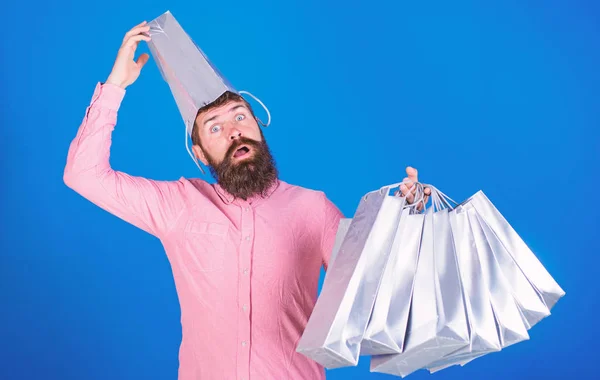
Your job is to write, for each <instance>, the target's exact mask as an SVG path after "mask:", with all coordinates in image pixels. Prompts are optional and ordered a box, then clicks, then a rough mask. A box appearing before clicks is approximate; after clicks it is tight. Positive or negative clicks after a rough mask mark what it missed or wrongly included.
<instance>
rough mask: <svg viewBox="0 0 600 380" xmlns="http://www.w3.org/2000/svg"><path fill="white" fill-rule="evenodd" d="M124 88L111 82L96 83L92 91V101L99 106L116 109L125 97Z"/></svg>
mask: <svg viewBox="0 0 600 380" xmlns="http://www.w3.org/2000/svg"><path fill="white" fill-rule="evenodd" d="M125 92H126V91H125V89H124V88H122V87H119V86H117V85H114V84H111V83H98V84H97V85H96V89H95V91H94V96H93V99H92V103H95V104H96V105H97V106H99V107H101V108H107V109H110V110H113V111H118V110H119V107H121V102H122V101H123V98H124V97H125Z"/></svg>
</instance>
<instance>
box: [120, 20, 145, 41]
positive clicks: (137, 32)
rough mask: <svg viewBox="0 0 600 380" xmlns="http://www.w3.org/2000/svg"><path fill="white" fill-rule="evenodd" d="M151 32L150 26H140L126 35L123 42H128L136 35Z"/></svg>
mask: <svg viewBox="0 0 600 380" xmlns="http://www.w3.org/2000/svg"><path fill="white" fill-rule="evenodd" d="M149 30H150V25H146V24H144V25H138V26H136V27H134V28H133V29H131V30H130V31H129V32H127V33H125V37H123V41H126V40H127V39H128V38H129V37H131V36H135V35H136V34H140V33H144V32H148V31H149Z"/></svg>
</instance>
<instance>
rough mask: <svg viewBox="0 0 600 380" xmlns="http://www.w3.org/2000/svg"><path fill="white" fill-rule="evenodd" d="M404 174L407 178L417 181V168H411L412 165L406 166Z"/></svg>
mask: <svg viewBox="0 0 600 380" xmlns="http://www.w3.org/2000/svg"><path fill="white" fill-rule="evenodd" d="M406 175H407V176H408V178H409V179H410V180H411V181H413V182H419V172H418V170H417V169H415V168H413V167H412V166H407V167H406Z"/></svg>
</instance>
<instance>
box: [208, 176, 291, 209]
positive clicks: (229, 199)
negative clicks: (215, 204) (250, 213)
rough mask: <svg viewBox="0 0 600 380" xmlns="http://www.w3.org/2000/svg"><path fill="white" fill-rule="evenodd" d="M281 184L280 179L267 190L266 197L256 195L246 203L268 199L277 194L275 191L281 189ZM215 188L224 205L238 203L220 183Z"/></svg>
mask: <svg viewBox="0 0 600 380" xmlns="http://www.w3.org/2000/svg"><path fill="white" fill-rule="evenodd" d="M279 184H280V181H279V179H277V180H275V182H274V183H273V184H272V185H271V187H269V188H268V189H267V193H266V195H265V196H262V195H255V196H253V197H250V198H248V199H247V200H246V202H247V203H254V202H255V201H257V200H259V199H268V198H269V197H271V195H272V194H273V193H274V192H275V190H277V188H278V187H279ZM213 187H214V189H215V191H216V192H217V194H218V195H219V197H220V198H221V200H222V201H223V203H225V204H227V205H228V204H231V203H233V202H234V201H236V198H235V197H234V196H233V195H231V194H230V193H229V192H227V191H226V190H225V189H223V188H222V187H221V185H219V184H218V183H215V184H213ZM238 201H239V202H244V200H242V199H238Z"/></svg>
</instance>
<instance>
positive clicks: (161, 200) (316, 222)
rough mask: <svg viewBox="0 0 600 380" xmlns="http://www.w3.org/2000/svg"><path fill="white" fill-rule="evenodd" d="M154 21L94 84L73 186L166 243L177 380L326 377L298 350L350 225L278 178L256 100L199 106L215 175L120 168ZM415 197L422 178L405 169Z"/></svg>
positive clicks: (202, 141) (203, 146)
mask: <svg viewBox="0 0 600 380" xmlns="http://www.w3.org/2000/svg"><path fill="white" fill-rule="evenodd" d="M148 31H149V27H148V25H147V23H146V22H143V23H142V24H140V25H138V26H136V27H134V28H133V29H131V30H130V31H129V32H128V33H127V34H126V35H125V38H124V40H123V44H122V46H121V48H120V49H119V53H118V55H117V58H116V61H115V64H114V66H113V69H112V72H111V74H110V75H109V77H108V79H107V81H106V82H105V83H99V84H98V85H97V86H96V90H95V92H94V95H93V98H92V101H91V104H90V106H89V107H88V108H87V112H86V114H85V117H84V120H83V122H82V124H81V126H80V127H79V130H78V132H77V135H76V137H75V138H74V139H73V141H72V143H71V145H70V148H69V153H68V158H67V163H66V167H65V172H64V181H65V183H66V184H67V185H68V186H69V187H70V188H72V189H73V190H75V191H76V192H78V193H79V194H81V195H82V196H83V197H85V198H87V199H88V200H90V201H91V202H93V203H94V204H96V205H98V206H99V207H101V208H103V209H104V210H106V211H108V212H110V213H112V214H114V215H116V216H118V217H119V218H122V219H123V220H125V221H127V222H129V223H131V224H133V225H135V226H137V227H139V228H141V229H143V230H144V231H147V232H148V233H150V234H152V235H154V236H156V237H158V238H159V239H160V240H161V242H162V244H163V245H164V247H165V252H166V254H167V256H168V258H169V262H170V264H171V267H172V271H173V275H174V279H175V284H176V289H177V293H178V297H179V301H180V305H181V322H182V332H183V334H182V342H181V346H180V350H179V360H180V366H179V379H181V380H191V379H211V380H212V379H246V380H248V379H323V378H324V377H325V376H324V369H323V367H321V366H320V365H319V364H317V363H315V362H314V361H312V360H310V359H308V358H307V357H305V356H303V355H301V354H299V353H297V352H296V346H297V342H298V340H299V339H300V336H301V335H302V332H303V330H304V327H305V326H306V323H307V321H308V318H309V316H310V314H311V312H312V310H313V307H314V305H315V302H316V299H317V293H318V281H319V275H320V268H321V265H323V266H324V267H325V269H327V264H328V262H329V255H330V253H331V250H332V248H333V244H334V240H335V234H336V231H337V227H338V222H339V220H340V218H342V217H343V215H342V213H341V212H340V211H339V210H338V208H337V207H336V206H335V205H334V204H333V203H332V202H331V201H329V200H328V198H327V197H326V196H325V194H324V193H322V192H319V191H314V190H309V189H305V188H302V187H299V186H294V185H290V184H287V183H285V182H283V181H281V180H279V179H278V175H277V169H276V167H275V164H274V160H273V157H272V156H271V154H270V152H269V148H268V146H267V143H266V141H265V138H264V136H263V134H262V131H261V129H260V127H259V125H258V123H257V120H256V118H255V117H254V114H253V111H252V109H251V107H250V105H249V104H248V103H247V102H246V101H245V100H244V99H243V98H242V97H240V96H239V95H237V94H234V93H231V92H226V93H225V94H223V95H222V96H221V97H220V98H219V99H217V100H216V101H214V102H213V103H211V104H209V105H207V106H205V107H203V108H201V109H200V110H198V114H197V118H196V121H195V125H194V130H193V132H192V141H193V148H192V149H193V152H194V155H195V156H196V157H197V158H198V159H199V160H200V161H202V163H204V164H205V165H207V166H209V167H210V170H211V172H212V173H213V175H214V176H215V178H216V179H217V183H216V184H214V185H211V184H208V183H207V182H205V181H202V180H200V179H185V178H180V179H179V180H177V181H155V180H150V179H146V178H141V177H134V176H130V175H128V174H126V173H123V172H118V171H114V170H113V169H112V168H111V167H110V164H109V156H110V145H111V133H112V131H113V129H114V127H115V125H116V120H117V113H118V110H119V106H120V104H121V101H122V99H123V97H124V95H125V89H126V88H127V87H128V86H129V85H131V84H132V83H134V82H135V80H136V79H137V78H138V76H139V74H140V71H141V69H142V67H143V66H144V65H145V64H146V62H147V61H148V59H149V56H148V55H147V54H143V55H141V56H140V57H139V58H138V59H137V60H135V61H134V56H135V51H136V48H137V46H138V44H139V42H140V41H150V37H149V36H148ZM407 173H408V176H409V177H408V178H406V179H405V182H406V184H405V185H402V186H401V190H402V192H403V194H404V195H405V196H407V200H408V201H412V199H413V197H414V195H413V193H412V192H409V191H408V190H409V188H408V187H407V186H406V185H408V186H410V182H411V181H417V171H416V170H415V169H412V168H408V169H407Z"/></svg>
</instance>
